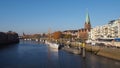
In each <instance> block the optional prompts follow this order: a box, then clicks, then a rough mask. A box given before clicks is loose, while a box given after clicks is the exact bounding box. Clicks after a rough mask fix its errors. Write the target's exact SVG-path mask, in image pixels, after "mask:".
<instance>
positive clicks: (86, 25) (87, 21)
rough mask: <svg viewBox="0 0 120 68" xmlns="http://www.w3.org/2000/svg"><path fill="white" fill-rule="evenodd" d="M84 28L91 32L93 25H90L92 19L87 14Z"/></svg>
mask: <svg viewBox="0 0 120 68" xmlns="http://www.w3.org/2000/svg"><path fill="white" fill-rule="evenodd" d="M84 28H85V29H87V30H89V31H90V29H91V24H90V17H89V14H88V13H87V15H86V20H85V25H84Z"/></svg>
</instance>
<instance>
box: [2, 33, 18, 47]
mask: <svg viewBox="0 0 120 68" xmlns="http://www.w3.org/2000/svg"><path fill="white" fill-rule="evenodd" d="M15 43H19V37H18V34H17V33H16V32H11V31H9V32H0V47H2V46H5V45H9V44H15Z"/></svg>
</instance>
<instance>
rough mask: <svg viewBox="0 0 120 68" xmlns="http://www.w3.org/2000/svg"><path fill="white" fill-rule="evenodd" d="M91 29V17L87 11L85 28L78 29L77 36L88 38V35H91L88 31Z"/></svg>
mask: <svg viewBox="0 0 120 68" xmlns="http://www.w3.org/2000/svg"><path fill="white" fill-rule="evenodd" d="M90 30H91V23H90V17H89V14H88V13H87V16H86V20H85V24H84V28H82V29H79V30H78V36H77V38H80V39H88V37H89V36H88V35H89V34H88V33H89V32H90Z"/></svg>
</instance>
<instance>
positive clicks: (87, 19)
mask: <svg viewBox="0 0 120 68" xmlns="http://www.w3.org/2000/svg"><path fill="white" fill-rule="evenodd" d="M85 23H86V24H90V17H89V13H88V12H87V15H86V21H85Z"/></svg>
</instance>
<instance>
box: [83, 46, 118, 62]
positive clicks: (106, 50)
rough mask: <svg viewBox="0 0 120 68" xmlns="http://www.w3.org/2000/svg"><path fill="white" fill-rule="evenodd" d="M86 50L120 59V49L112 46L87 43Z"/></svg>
mask: <svg viewBox="0 0 120 68" xmlns="http://www.w3.org/2000/svg"><path fill="white" fill-rule="evenodd" d="M85 48H86V51H89V52H92V53H94V54H96V55H99V56H103V57H107V58H111V59H115V60H119V61H120V49H119V48H112V47H101V46H91V45H86V47H85Z"/></svg>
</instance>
